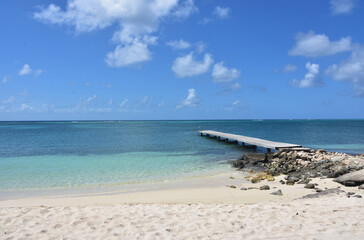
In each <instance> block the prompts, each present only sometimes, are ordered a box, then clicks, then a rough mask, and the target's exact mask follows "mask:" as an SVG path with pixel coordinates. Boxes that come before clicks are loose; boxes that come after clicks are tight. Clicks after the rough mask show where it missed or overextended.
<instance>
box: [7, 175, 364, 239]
mask: <svg viewBox="0 0 364 240" xmlns="http://www.w3.org/2000/svg"><path fill="white" fill-rule="evenodd" d="M283 178H284V176H280V177H278V178H277V179H276V181H272V182H268V181H267V180H265V181H262V182H260V183H257V184H253V183H250V182H248V181H246V180H244V179H245V178H244V175H243V174H242V173H240V172H230V173H229V174H224V175H218V176H211V177H205V178H200V179H192V180H191V179H190V180H186V182H183V181H182V182H180V183H178V184H176V183H168V184H167V185H164V186H161V185H160V186H156V190H152V191H145V190H143V191H137V192H132V193H117V192H113V193H104V194H97V195H95V194H86V195H68V196H53V197H50V196H48V197H35V198H23V199H13V200H7V201H1V202H0V225H1V226H2V227H1V228H2V229H1V233H0V238H1V239H22V238H24V239H34V238H36V239H66V238H67V239H241V238H244V239H278V238H279V239H291V238H293V237H298V238H299V239H343V238H350V239H362V238H363V237H364V230H363V229H364V200H363V198H357V197H348V196H347V193H349V192H354V194H355V195H358V194H364V192H363V190H360V189H358V188H354V187H345V186H342V185H340V184H338V183H335V182H333V181H332V180H330V179H318V178H315V179H313V182H314V183H317V184H318V186H320V188H322V189H325V190H323V192H321V193H317V192H316V191H315V190H314V189H306V188H304V185H302V184H296V185H294V186H289V185H282V184H280V183H279V180H281V179H283ZM191 183H194V184H192V185H191ZM242 183H243V184H242ZM184 184H189V186H186V185H184ZM223 184H226V185H225V186H219V185H223ZM263 185H268V186H269V187H270V190H259V189H257V188H259V187H260V186H263ZM230 186H236V188H231V187H230ZM241 187H245V188H254V189H249V190H241V189H240V188H241ZM158 188H159V190H158ZM277 189H280V190H281V191H282V193H283V195H282V196H277V195H272V194H271V193H272V192H274V191H276V190H277ZM354 194H353V195H354ZM307 195H308V196H307ZM353 195H352V196H353ZM304 196H306V197H304Z"/></svg>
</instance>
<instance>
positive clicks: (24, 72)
mask: <svg viewBox="0 0 364 240" xmlns="http://www.w3.org/2000/svg"><path fill="white" fill-rule="evenodd" d="M42 72H43V71H42V70H41V69H38V70H33V69H32V68H31V67H30V65H29V64H24V66H23V67H22V68H21V69H20V70H19V76H25V75H29V74H34V75H35V76H39V75H40V74H42Z"/></svg>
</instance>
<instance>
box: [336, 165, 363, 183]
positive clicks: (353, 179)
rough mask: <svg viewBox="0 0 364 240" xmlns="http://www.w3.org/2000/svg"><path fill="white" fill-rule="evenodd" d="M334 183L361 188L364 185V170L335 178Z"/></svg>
mask: <svg viewBox="0 0 364 240" xmlns="http://www.w3.org/2000/svg"><path fill="white" fill-rule="evenodd" d="M334 181H335V182H338V183H341V184H343V185H345V186H359V185H361V184H363V183H364V169H362V170H359V171H356V172H352V173H347V174H344V175H342V176H340V177H338V178H335V179H334Z"/></svg>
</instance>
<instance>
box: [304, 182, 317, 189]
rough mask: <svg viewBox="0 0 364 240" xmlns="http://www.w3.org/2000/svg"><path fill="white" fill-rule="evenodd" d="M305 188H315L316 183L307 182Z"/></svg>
mask: <svg viewBox="0 0 364 240" xmlns="http://www.w3.org/2000/svg"><path fill="white" fill-rule="evenodd" d="M305 188H309V189H312V188H315V185H314V184H312V183H307V184H306V185H305Z"/></svg>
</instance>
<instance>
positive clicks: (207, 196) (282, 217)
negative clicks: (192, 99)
mask: <svg viewBox="0 0 364 240" xmlns="http://www.w3.org/2000/svg"><path fill="white" fill-rule="evenodd" d="M363 123H364V122H363V121H346V120H345V121H298V120H297V121H296V120H295V121H288V120H282V121H281V120H279V121H278V120H277V121H253V120H249V121H245V120H244V121H181V122H179V121H167V122H164V121H156V122H148V121H146V122H138V121H137V122H132V121H126V122H123V121H118V122H25V123H23V122H19V123H13V122H11V123H2V125H1V124H0V125H1V126H2V129H3V130H4V131H2V132H0V138H1V139H2V140H4V141H2V142H3V143H4V144H3V147H2V148H1V149H0V154H1V158H0V173H1V175H0V180H1V181H0V239H292V238H299V239H349V238H350V239H362V238H363V237H364V231H363V230H362V229H364V228H363V225H364V224H363V223H364V217H363V216H364V198H363V197H364V190H363V189H360V188H359V187H357V186H359V185H358V184H359V183H357V182H352V181H349V182H348V183H349V185H350V184H352V183H355V184H356V185H357V186H355V187H350V186H346V185H348V184H346V183H345V182H344V183H345V184H346V185H343V184H341V183H339V182H335V181H334V179H336V177H338V176H344V175H346V174H352V173H355V172H360V171H363V170H362V169H363V165H364V156H363V155H361V156H360V154H361V153H362V149H363V146H364V145H363V143H362V138H361V135H360V134H359V133H360V132H362V129H363V127H364V125H363ZM201 124H205V125H208V126H209V127H211V129H220V130H221V131H225V132H234V133H235V132H236V133H239V132H244V131H247V132H249V129H253V128H254V130H251V131H252V132H251V134H253V132H255V131H257V129H260V130H261V131H257V132H260V133H265V134H266V133H268V131H267V130H269V129H271V128H275V127H277V126H279V127H281V126H286V127H287V128H291V129H290V130H287V131H286V132H284V131H283V132H279V131H277V130H276V131H273V132H271V134H272V135H270V137H267V138H268V139H272V140H274V139H277V140H279V139H287V140H289V141H290V142H294V143H302V142H303V143H305V141H306V143H307V144H305V146H308V147H311V148H307V149H306V148H303V149H301V150H284V149H282V150H279V151H274V152H272V153H270V154H266V150H265V149H262V148H257V149H251V148H245V147H242V146H241V145H238V144H232V143H229V142H226V141H224V142H219V141H217V140H216V139H210V138H205V137H201V136H198V135H197V132H196V129H197V127H198V126H199V125H201ZM297 124H299V125H300V126H306V127H307V129H310V131H309V132H308V133H306V135H294V134H291V133H292V131H293V129H294V127H295V126H296V125H297ZM338 124H340V126H343V129H342V131H344V130H345V129H350V131H348V130H346V131H347V132H346V133H345V134H346V135H348V139H352V140H351V141H353V142H354V143H355V144H350V143H349V140H346V141H345V142H344V143H341V144H338V143H337V142H335V141H334V142H332V141H331V140H330V141H329V140H328V139H339V138H338V136H339V135H340V136H341V135H343V133H340V134H338V133H337V132H335V131H329V132H323V131H322V129H321V126H322V125H325V126H326V127H327V128H329V129H332V130H333V129H335V128H336V126H337V125H338ZM140 129H145V130H143V131H140ZM318 131H321V132H320V135H319V136H320V138H319V139H317V138H311V137H310V136H315V134H316V133H317V132H318ZM274 134H276V135H274ZM325 134H326V135H325ZM345 134H344V135H345ZM257 135H259V134H257ZM9 136H10V137H9ZM151 136H153V137H151ZM261 137H264V134H263V135H261ZM91 138H92V140H90V139H91ZM141 139H148V140H149V141H141ZM353 139H354V140H355V141H354V140H353ZM320 143H321V145H317V144H320ZM325 144H326V145H325ZM19 146H21V147H19ZM319 146H320V147H327V149H329V150H335V149H339V150H340V149H343V150H345V151H343V152H350V151H353V152H354V154H347V153H342V152H337V151H335V152H334V151H325V150H323V149H321V150H319V149H317V147H319ZM315 147H316V150H314V149H312V148H315ZM360 182H362V180H360Z"/></svg>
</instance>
